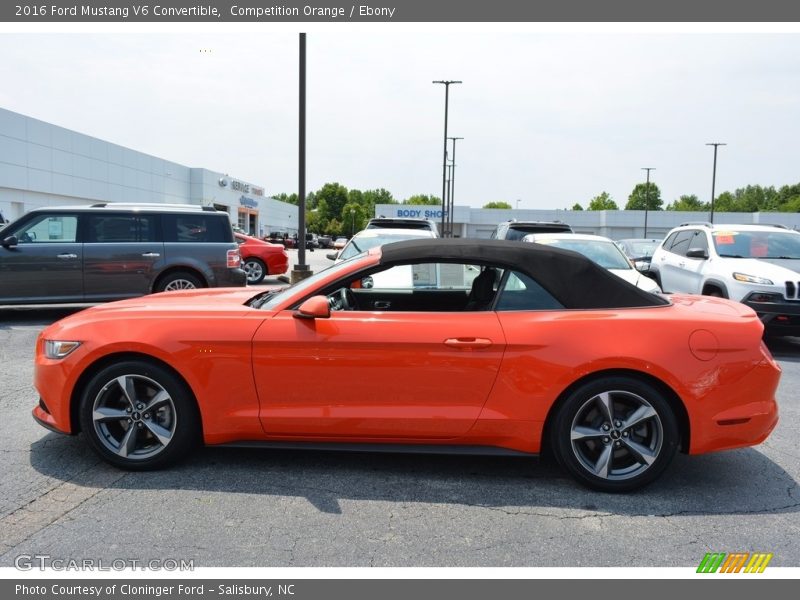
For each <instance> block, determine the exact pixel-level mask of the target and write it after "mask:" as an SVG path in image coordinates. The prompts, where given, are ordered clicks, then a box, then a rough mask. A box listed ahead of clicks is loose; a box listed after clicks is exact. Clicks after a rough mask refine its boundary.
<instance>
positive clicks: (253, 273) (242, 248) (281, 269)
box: [234, 233, 289, 283]
mask: <svg viewBox="0 0 800 600" xmlns="http://www.w3.org/2000/svg"><path fill="white" fill-rule="evenodd" d="M234 235H235V236H236V241H237V242H238V243H239V254H240V255H241V256H242V264H243V268H244V272H245V273H247V283H261V282H262V281H263V280H264V277H266V276H267V275H281V274H283V273H285V272H286V270H287V269H288V268H289V255H288V254H286V248H284V247H283V246H281V245H280V244H270V243H269V242H265V241H263V240H259V239H258V238H254V237H250V236H249V235H244V234H242V233H236V234H234Z"/></svg>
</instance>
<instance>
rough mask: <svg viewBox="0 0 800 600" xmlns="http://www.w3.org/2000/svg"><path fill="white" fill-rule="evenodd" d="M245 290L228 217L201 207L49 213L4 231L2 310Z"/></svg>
mask: <svg viewBox="0 0 800 600" xmlns="http://www.w3.org/2000/svg"><path fill="white" fill-rule="evenodd" d="M173 280H174V281H176V282H178V283H177V284H176V285H175V286H171V285H170V282H172V281H173ZM244 284H245V275H244V272H243V271H242V270H241V269H240V268H239V252H238V247H237V245H236V243H235V242H234V238H233V232H232V230H231V226H230V221H229V218H228V215H227V214H226V213H224V212H218V211H212V210H206V209H204V208H203V207H199V206H197V207H194V206H188V205H187V206H176V205H126V204H99V205H94V206H76V207H57V208H42V209H36V210H33V211H31V212H29V213H27V214H26V215H24V216H23V217H21V218H20V219H18V220H17V221H15V222H14V223H12V224H10V225H8V226H7V227H6V228H5V229H4V230H3V235H2V246H1V247H0V304H40V303H52V302H103V301H108V300H118V299H122V298H130V297H134V296H140V295H143V294H149V293H151V292H154V291H160V290H163V289H178V288H181V287H219V286H226V287H227V286H236V285H244Z"/></svg>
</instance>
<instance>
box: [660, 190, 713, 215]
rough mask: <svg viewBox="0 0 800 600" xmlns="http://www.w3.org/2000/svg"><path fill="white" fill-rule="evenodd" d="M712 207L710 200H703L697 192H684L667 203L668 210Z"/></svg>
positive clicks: (708, 208)
mask: <svg viewBox="0 0 800 600" xmlns="http://www.w3.org/2000/svg"><path fill="white" fill-rule="evenodd" d="M710 208H711V207H710V205H709V203H708V202H701V201H700V199H699V198H698V197H697V196H696V195H695V194H684V195H683V196H680V197H679V198H678V199H677V200H675V201H673V202H671V203H670V204H668V205H667V210H685V211H708V210H710ZM715 208H716V207H715Z"/></svg>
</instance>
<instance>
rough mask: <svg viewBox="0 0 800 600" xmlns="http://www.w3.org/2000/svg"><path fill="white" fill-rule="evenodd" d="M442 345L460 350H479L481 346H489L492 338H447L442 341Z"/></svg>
mask: <svg viewBox="0 0 800 600" xmlns="http://www.w3.org/2000/svg"><path fill="white" fill-rule="evenodd" d="M444 345H445V346H449V347H450V348H458V349H460V350H480V349H481V348H488V347H489V346H491V345H492V340H489V339H486V338H474V337H461V338H447V339H446V340H445V341H444Z"/></svg>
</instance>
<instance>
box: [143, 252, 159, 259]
mask: <svg viewBox="0 0 800 600" xmlns="http://www.w3.org/2000/svg"><path fill="white" fill-rule="evenodd" d="M142 256H143V257H145V258H158V257H159V256H161V254H159V253H158V252H145V253H144V254H142Z"/></svg>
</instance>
